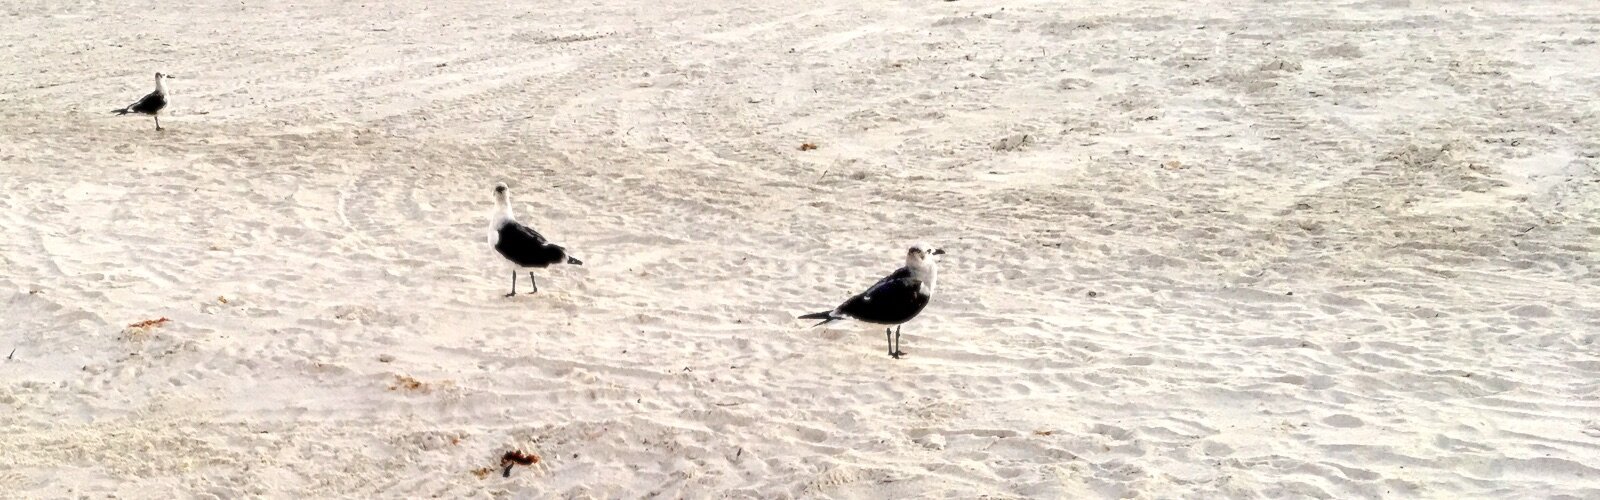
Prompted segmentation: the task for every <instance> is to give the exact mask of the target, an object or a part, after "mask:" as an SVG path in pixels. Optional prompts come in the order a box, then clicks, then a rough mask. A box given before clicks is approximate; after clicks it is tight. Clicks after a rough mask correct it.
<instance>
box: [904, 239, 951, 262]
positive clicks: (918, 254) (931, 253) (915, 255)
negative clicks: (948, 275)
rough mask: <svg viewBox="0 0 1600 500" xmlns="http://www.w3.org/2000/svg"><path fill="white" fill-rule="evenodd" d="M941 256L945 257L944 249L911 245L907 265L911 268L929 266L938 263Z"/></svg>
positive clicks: (920, 244) (907, 254)
mask: <svg viewBox="0 0 1600 500" xmlns="http://www.w3.org/2000/svg"><path fill="white" fill-rule="evenodd" d="M940 255H944V249H943V248H934V247H933V245H927V244H923V243H918V244H915V245H911V248H910V249H909V250H906V265H907V266H911V267H925V266H929V265H932V264H933V263H934V262H935V261H937V260H938V258H939V256H940Z"/></svg>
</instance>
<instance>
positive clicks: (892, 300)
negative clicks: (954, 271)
mask: <svg viewBox="0 0 1600 500" xmlns="http://www.w3.org/2000/svg"><path fill="white" fill-rule="evenodd" d="M940 255H944V250H943V249H939V248H933V249H929V247H927V246H924V245H921V244H918V245H914V246H912V247H911V249H910V250H906V266H905V267H902V268H900V269H896V270H895V271H894V272H893V273H891V274H889V275H888V276H885V277H884V278H883V279H881V280H878V282H877V283H876V284H874V285H872V288H868V289H867V291H865V292H861V293H860V294H859V295H856V296H854V297H850V300H846V301H844V303H843V304H839V307H835V308H833V310H831V311H823V312H819V313H812V314H807V315H804V316H801V317H800V319H820V320H822V322H821V323H817V324H815V325H812V326H813V327H817V326H822V325H826V324H828V323H832V322H834V321H838V320H841V319H854V320H856V321H861V322H865V323H872V324H878V325H894V328H892V329H891V328H888V327H885V328H884V329H883V338H884V341H886V342H888V343H889V357H892V358H894V359H900V357H901V356H904V355H905V354H906V353H905V352H904V351H901V350H900V325H901V324H903V323H905V322H907V321H911V318H915V317H917V313H920V312H922V308H924V307H927V306H928V300H929V299H932V298H933V288H934V285H935V284H937V283H938V279H939V268H938V264H936V263H935V259H936V258H937V256H940ZM891 332H893V337H892V340H891V336H890V333H891Z"/></svg>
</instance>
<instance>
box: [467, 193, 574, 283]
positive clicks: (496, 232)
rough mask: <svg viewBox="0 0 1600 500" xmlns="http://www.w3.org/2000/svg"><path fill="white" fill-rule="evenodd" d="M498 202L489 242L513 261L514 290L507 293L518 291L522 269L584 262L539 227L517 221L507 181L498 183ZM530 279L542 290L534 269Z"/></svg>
mask: <svg viewBox="0 0 1600 500" xmlns="http://www.w3.org/2000/svg"><path fill="white" fill-rule="evenodd" d="M494 202H495V211H494V214H493V215H490V216H489V246H492V247H494V249H495V250H496V251H498V252H500V255H502V256H504V257H505V258H506V260H507V261H510V262H511V265H512V269H511V293H508V294H506V296H507V297H511V296H515V295H516V294H517V271H518V270H522V269H543V268H546V267H550V265H551V264H574V265H579V266H581V265H583V261H581V260H578V259H574V258H572V256H571V255H567V249H565V248H562V247H561V246H560V245H557V244H554V243H550V241H549V240H546V239H544V235H542V234H539V232H538V231H534V230H533V228H531V227H528V226H525V225H523V224H522V223H520V222H517V219H516V216H515V215H512V214H511V193H510V191H509V190H508V189H507V188H506V183H504V182H502V183H499V184H497V185H495V187H494ZM528 280H529V281H532V282H533V293H539V280H537V279H535V278H534V277H533V271H531V270H530V271H528Z"/></svg>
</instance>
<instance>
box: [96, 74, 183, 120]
mask: <svg viewBox="0 0 1600 500" xmlns="http://www.w3.org/2000/svg"><path fill="white" fill-rule="evenodd" d="M168 78H172V75H167V74H162V73H159V72H158V73H156V91H155V92H151V93H149V94H147V95H145V96H144V98H143V99H139V102H136V103H133V104H129V105H128V107H126V108H122V109H116V110H112V111H111V112H112V113H116V114H118V115H126V114H128V113H139V114H144V115H150V116H153V117H155V119H156V130H161V110H162V109H165V108H166V107H167V81H166V80H167V79H168Z"/></svg>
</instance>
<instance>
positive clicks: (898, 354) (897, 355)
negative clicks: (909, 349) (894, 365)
mask: <svg viewBox="0 0 1600 500" xmlns="http://www.w3.org/2000/svg"><path fill="white" fill-rule="evenodd" d="M905 355H906V352H905V351H895V352H891V353H889V357H891V358H894V359H900V357H901V356H905Z"/></svg>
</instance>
